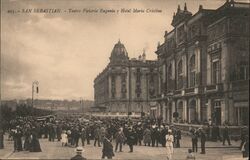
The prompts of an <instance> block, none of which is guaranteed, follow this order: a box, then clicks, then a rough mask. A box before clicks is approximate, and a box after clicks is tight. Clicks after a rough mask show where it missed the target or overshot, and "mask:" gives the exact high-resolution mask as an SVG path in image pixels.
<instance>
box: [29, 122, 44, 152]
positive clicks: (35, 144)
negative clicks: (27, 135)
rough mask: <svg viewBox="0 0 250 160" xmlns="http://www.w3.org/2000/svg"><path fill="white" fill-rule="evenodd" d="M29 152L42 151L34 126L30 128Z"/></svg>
mask: <svg viewBox="0 0 250 160" xmlns="http://www.w3.org/2000/svg"><path fill="white" fill-rule="evenodd" d="M30 152H42V150H41V147H40V143H39V139H38V135H37V132H36V130H35V128H34V127H33V128H32V131H31V143H30Z"/></svg>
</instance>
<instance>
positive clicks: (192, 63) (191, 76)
mask: <svg viewBox="0 0 250 160" xmlns="http://www.w3.org/2000/svg"><path fill="white" fill-rule="evenodd" d="M195 73H196V70H195V55H192V57H191V58H190V60H189V87H194V86H195Z"/></svg>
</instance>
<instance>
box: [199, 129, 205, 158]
mask: <svg viewBox="0 0 250 160" xmlns="http://www.w3.org/2000/svg"><path fill="white" fill-rule="evenodd" d="M199 133H200V138H201V154H206V152H205V149H206V147H205V143H206V134H205V131H204V130H203V128H199Z"/></svg>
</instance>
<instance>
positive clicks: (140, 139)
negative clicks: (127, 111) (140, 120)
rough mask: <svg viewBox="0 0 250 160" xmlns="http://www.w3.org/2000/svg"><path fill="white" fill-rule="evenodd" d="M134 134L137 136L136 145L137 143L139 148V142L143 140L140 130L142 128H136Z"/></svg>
mask: <svg viewBox="0 0 250 160" xmlns="http://www.w3.org/2000/svg"><path fill="white" fill-rule="evenodd" d="M136 133H137V135H138V139H137V140H138V143H139V145H140V146H141V141H142V140H143V130H142V128H141V126H138V127H137V128H136Z"/></svg>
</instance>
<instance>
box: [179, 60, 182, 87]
mask: <svg viewBox="0 0 250 160" xmlns="http://www.w3.org/2000/svg"><path fill="white" fill-rule="evenodd" d="M182 75H183V66H182V60H180V61H179V63H178V89H181V88H182V87H183V78H182Z"/></svg>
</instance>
